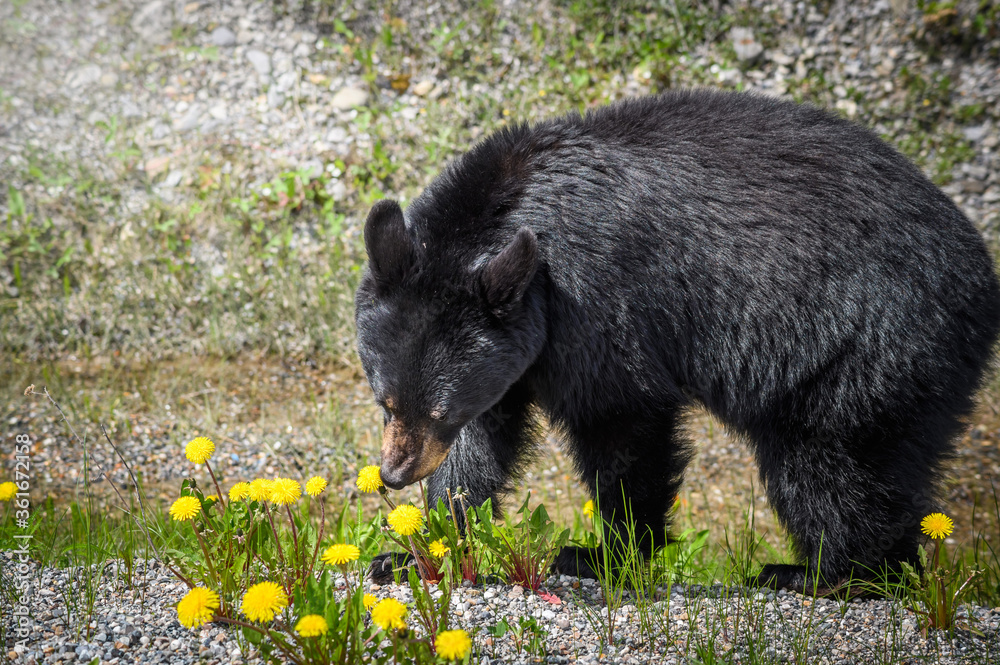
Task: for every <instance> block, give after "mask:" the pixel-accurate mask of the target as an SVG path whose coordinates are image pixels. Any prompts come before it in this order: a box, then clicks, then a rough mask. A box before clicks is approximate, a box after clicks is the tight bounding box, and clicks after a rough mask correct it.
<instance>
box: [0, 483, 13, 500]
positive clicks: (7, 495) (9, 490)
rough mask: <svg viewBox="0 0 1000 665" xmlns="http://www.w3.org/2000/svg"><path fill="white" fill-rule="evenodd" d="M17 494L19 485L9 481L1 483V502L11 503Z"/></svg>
mask: <svg viewBox="0 0 1000 665" xmlns="http://www.w3.org/2000/svg"><path fill="white" fill-rule="evenodd" d="M15 494H17V485H15V484H14V483H12V482H10V481H7V482H5V483H0V501H10V500H11V499H13V498H14V495H15Z"/></svg>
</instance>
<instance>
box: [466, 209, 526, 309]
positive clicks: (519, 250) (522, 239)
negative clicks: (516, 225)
mask: <svg viewBox="0 0 1000 665" xmlns="http://www.w3.org/2000/svg"><path fill="white" fill-rule="evenodd" d="M537 269H538V240H537V239H536V238H535V232H534V231H532V230H531V229H529V228H527V227H524V226H522V227H521V228H520V229H519V230H518V232H517V235H515V236H514V239H513V240H511V241H510V244H508V245H507V246H506V247H504V248H503V251H501V252H500V253H499V254H497V255H496V256H495V257H493V258H492V259H490V262H489V263H487V264H486V265H485V266H484V267H483V270H482V273H481V274H480V282H481V284H482V287H483V296H484V298H485V299H486V302H487V303H488V304H489V305H490V307H491V308H492V309H497V308H503V307H505V306H506V305H510V304H512V303H515V302H517V301H518V300H520V299H521V297H522V296H524V292H525V291H527V289H528V284H530V283H531V278H532V277H534V276H535V270H537Z"/></svg>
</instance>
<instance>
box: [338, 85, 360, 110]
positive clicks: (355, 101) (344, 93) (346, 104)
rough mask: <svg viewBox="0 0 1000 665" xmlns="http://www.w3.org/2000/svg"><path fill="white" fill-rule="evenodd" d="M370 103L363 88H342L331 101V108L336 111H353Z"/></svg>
mask: <svg viewBox="0 0 1000 665" xmlns="http://www.w3.org/2000/svg"><path fill="white" fill-rule="evenodd" d="M367 101H368V93H367V92H365V91H364V90H362V89H361V88H354V87H347V88H341V89H340V90H338V91H337V93H336V94H335V95H334V96H333V99H331V100H330V106H332V107H333V108H335V109H341V110H346V109H351V108H354V107H355V106H364V105H365V102H367Z"/></svg>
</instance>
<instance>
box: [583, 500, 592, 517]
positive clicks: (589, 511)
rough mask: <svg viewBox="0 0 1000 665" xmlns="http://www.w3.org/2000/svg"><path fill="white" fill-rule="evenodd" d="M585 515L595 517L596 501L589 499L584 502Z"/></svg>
mask: <svg viewBox="0 0 1000 665" xmlns="http://www.w3.org/2000/svg"><path fill="white" fill-rule="evenodd" d="M583 516H584V517H593V516H594V502H593V501H592V500H590V499H587V503H585V504H583Z"/></svg>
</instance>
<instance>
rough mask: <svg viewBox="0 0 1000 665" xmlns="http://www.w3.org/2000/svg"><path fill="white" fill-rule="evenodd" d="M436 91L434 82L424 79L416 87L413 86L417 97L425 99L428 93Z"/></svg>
mask: <svg viewBox="0 0 1000 665" xmlns="http://www.w3.org/2000/svg"><path fill="white" fill-rule="evenodd" d="M433 89H434V81H431V80H430V79H424V80H423V81H420V82H419V83H417V84H416V85H415V86H413V94H414V95H416V96H417V97H423V96H424V95H426V94H427V93H428V92H430V91H431V90H433Z"/></svg>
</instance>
